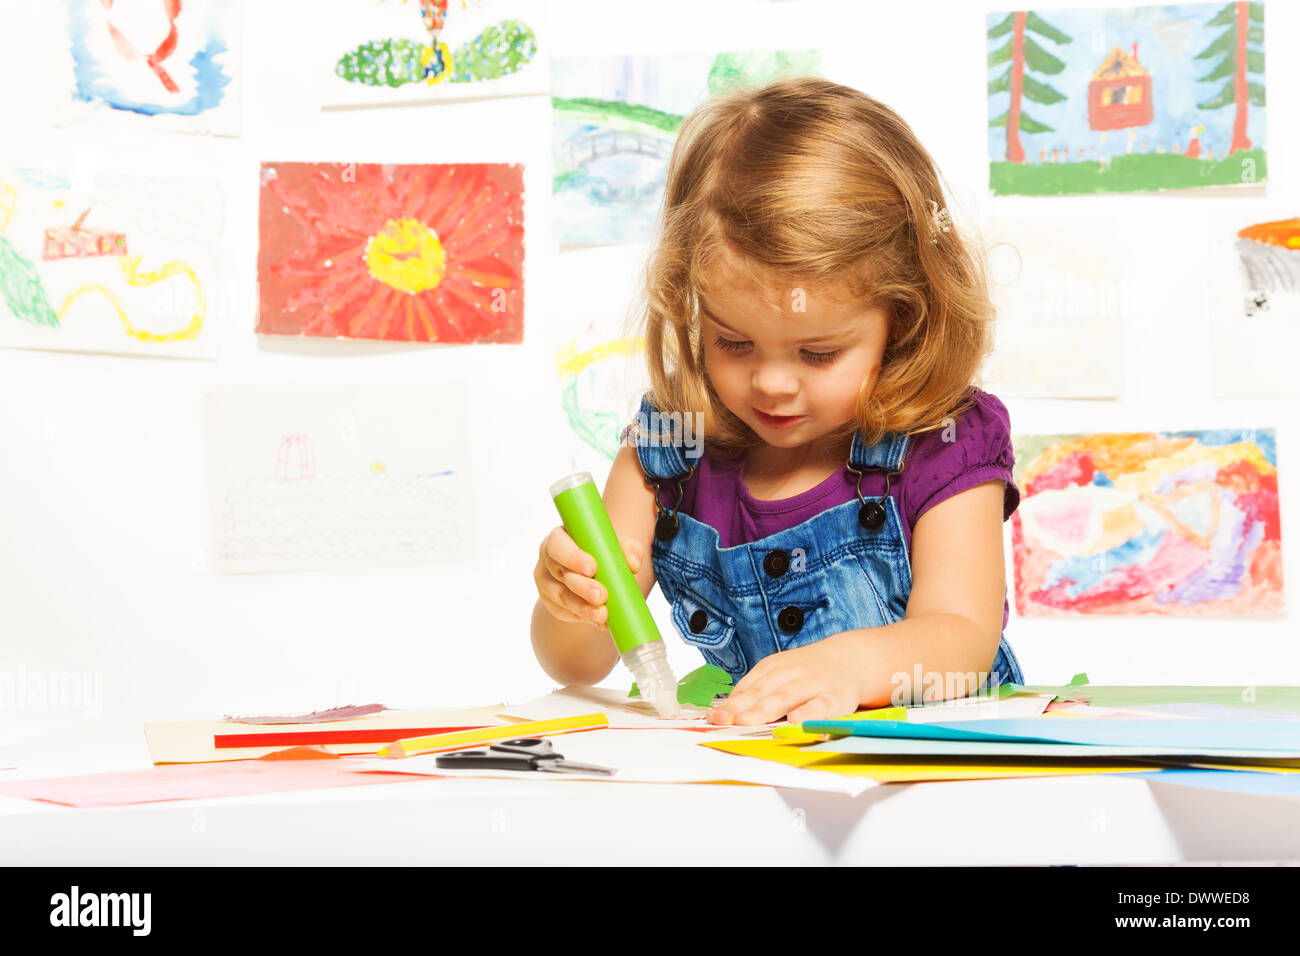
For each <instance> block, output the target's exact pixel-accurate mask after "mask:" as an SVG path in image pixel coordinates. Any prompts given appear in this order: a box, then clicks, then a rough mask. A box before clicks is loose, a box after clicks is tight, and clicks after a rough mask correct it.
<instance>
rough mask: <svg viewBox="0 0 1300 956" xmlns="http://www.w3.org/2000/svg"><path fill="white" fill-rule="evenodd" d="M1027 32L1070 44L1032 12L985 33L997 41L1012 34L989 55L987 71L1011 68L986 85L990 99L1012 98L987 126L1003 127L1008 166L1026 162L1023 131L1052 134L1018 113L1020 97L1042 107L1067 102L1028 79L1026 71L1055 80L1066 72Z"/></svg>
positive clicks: (1018, 14) (1017, 14) (1013, 15)
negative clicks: (1002, 95) (1003, 66)
mask: <svg viewBox="0 0 1300 956" xmlns="http://www.w3.org/2000/svg"><path fill="white" fill-rule="evenodd" d="M1026 31H1031V32H1033V33H1036V34H1038V35H1039V36H1040V37H1045V38H1046V39H1048V40H1051V41H1053V42H1054V43H1058V44H1063V43H1069V42H1071V39H1072V38H1071V37H1068V36H1066V35H1065V34H1064V33H1062V32H1061V31H1060V30H1058V29H1056V27H1054V26H1052V25H1051V24H1050V23H1048V22H1047V21H1046V20H1044V19H1043V18H1042V17H1040V16H1039V15H1038V14H1036V13H1034V12H1033V11H1029V12H1025V11H1023V10H1018V11H1016V12H1014V13H1008V14H1007V16H1006V19H1004V20H1003V21H1002V22H1001V23H999V24H998V25H997V26H995V27H993V28H992V29H990V30H989V31H988V36H989V39H990V40H996V39H997V38H998V37H1002V36H1006V34H1008V33H1010V34H1011V37H1010V39H1008V40H1007V42H1006V43H1005V44H1003V45H1002V46H1001V47H999V48H998V49H997V50H994V51H993V52H992V53H990V54H989V66H990V67H994V66H998V65H1000V64H1002V63H1010V64H1011V65H1010V66H1009V67H1008V68H1007V71H1006V72H1005V73H1003V74H1002V75H1001V76H1000V77H998V78H997V79H996V80H991V81H990V82H989V95H990V96H992V95H993V94H995V93H1010V94H1011V103H1010V105H1009V106H1008V107H1007V111H1006V112H1005V113H1003V114H1002V115H1001V116H998V117H996V118H995V119H991V120H989V125H990V126H1005V127H1006V128H1007V161H1008V162H1011V163H1023V162H1024V161H1025V149H1024V147H1023V146H1021V145H1020V131H1021V130H1022V129H1023V130H1024V131H1025V132H1026V133H1050V132H1053V131H1054V130H1055V127H1052V126H1048V125H1047V124H1046V123H1040V122H1038V120H1036V119H1034V118H1033V117H1031V116H1029V115H1027V114H1025V113H1022V112H1021V110H1020V100H1021V97H1022V96H1023V97H1024V98H1025V99H1029V100H1033V101H1034V102H1035V103H1042V104H1044V105H1050V104H1052V103H1059V102H1061V100H1064V99H1067V97H1066V96H1065V94H1064V93H1062V92H1060V91H1059V90H1057V89H1055V88H1053V87H1052V86H1050V85H1049V84H1047V83H1043V82H1040V81H1039V80H1036V79H1034V78H1033V77H1032V76H1029V75H1027V73H1026V67H1028V69H1029V70H1030V71H1032V72H1034V73H1045V74H1049V75H1053V76H1054V75H1056V74H1057V73H1060V72H1061V71H1062V70H1064V69H1065V64H1064V63H1063V62H1061V61H1060V60H1058V59H1057V58H1056V57H1054V56H1053V55H1052V54H1050V53H1048V52H1047V51H1046V50H1044V49H1043V48H1042V47H1041V46H1039V45H1038V44H1037V43H1036V42H1034V39H1033V37H1031V36H1029V35H1028V34H1027V33H1026Z"/></svg>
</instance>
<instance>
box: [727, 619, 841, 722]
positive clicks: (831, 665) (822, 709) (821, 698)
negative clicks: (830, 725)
mask: <svg viewBox="0 0 1300 956" xmlns="http://www.w3.org/2000/svg"><path fill="white" fill-rule="evenodd" d="M838 637H840V635H832V636H830V637H827V638H824V639H823V640H820V641H818V642H817V643H815V644H809V645H807V646H805V647H796V648H794V649H793V650H789V651H780V652H778V653H776V654H771V655H769V656H767V657H765V658H763V659H762V660H761V661H759V662H758V663H757V664H756V665H754V667H753V669H752V670H750V672H749V673H748V674H746V675H745V676H744V677H742V678H741V679H740V682H739V683H738V684H736V687H735V689H734V690H733V691H732V692H731V695H730V696H729V697H728V698H727V699H726V701H724V702H723V703H721V704H719V705H718V706H716V707H714V708H713V709H712V710H710V711H709V713H708V718H707V719H708V721H709V723H711V724H724V725H728V724H766V723H771V722H772V721H775V720H780V719H781V718H782V717H785V718H786V719H787V720H789V721H790V723H792V724H797V723H800V722H802V721H805V720H834V719H835V718H837V717H844V716H847V715H848V714H852V713H854V712H855V711H856V710H857V709H858V704H859V703H860V702H861V700H862V696H861V687H862V684H861V680H860V678H859V674H860V673H861V670H860V667H861V665H860V664H859V662H858V661H857V660H856V659H855V656H854V655H853V654H852V653H851V652H850V648H849V647H848V645H846V644H845V643H844V642H843V641H840V640H837V638H838Z"/></svg>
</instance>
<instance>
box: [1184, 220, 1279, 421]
mask: <svg viewBox="0 0 1300 956" xmlns="http://www.w3.org/2000/svg"><path fill="white" fill-rule="evenodd" d="M1280 211H1281V210H1280V209H1278V208H1277V207H1276V205H1266V204H1261V206H1260V208H1257V209H1255V210H1253V212H1254V215H1250V214H1249V213H1248V212H1246V211H1243V210H1239V209H1233V210H1229V211H1223V212H1220V211H1218V210H1215V211H1214V212H1213V213H1211V214H1210V216H1209V222H1208V230H1207V235H1208V237H1209V242H1208V244H1207V246H1208V248H1207V254H1208V257H1209V258H1208V264H1207V267H1206V269H1205V274H1206V284H1207V287H1208V289H1209V293H1210V328H1211V351H1210V354H1211V356H1212V361H1213V371H1212V374H1213V383H1214V393H1215V395H1216V396H1234V397H1236V396H1270V397H1293V396H1296V395H1300V376H1297V375H1296V371H1295V356H1296V355H1298V354H1300V219H1298V218H1294V217H1292V218H1280V217H1278V213H1279V212H1280Z"/></svg>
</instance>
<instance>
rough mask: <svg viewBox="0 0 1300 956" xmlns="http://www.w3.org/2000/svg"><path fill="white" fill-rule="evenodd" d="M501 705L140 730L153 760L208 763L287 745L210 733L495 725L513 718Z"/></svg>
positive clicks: (357, 750)
mask: <svg viewBox="0 0 1300 956" xmlns="http://www.w3.org/2000/svg"><path fill="white" fill-rule="evenodd" d="M502 706H503V705H502V704H493V705H492V706H491V707H474V708H469V709H466V710H386V711H383V712H382V713H378V714H371V715H370V716H369V717H354V718H353V719H351V720H331V721H327V722H323V723H315V724H241V723H235V722H232V721H228V720H189V721H175V722H172V723H158V724H145V725H144V735H145V738H146V739H147V740H148V742H149V755H150V756H151V757H152V758H153V762H154V763H208V762H216V761H219V760H248V759H250V758H252V757H264V756H265V755H266V754H269V753H271V752H272V751H275V750H283V749H285V747H287V746H290V745H289V744H281V745H279V746H275V747H232V748H226V747H222V748H221V749H220V750H218V749H217V748H216V747H215V746H213V743H212V738H213V736H215V735H216V734H243V733H249V734H254V733H257V734H264V733H294V732H312V731H318V730H352V729H364V728H375V729H380V728H384V727H474V726H478V727H496V726H499V725H503V724H510V723H514V722H515V721H511V720H503V719H502V718H500V717H498V716H497V715H496V712H497V711H498V710H500V709H501V708H502ZM382 746H384V745H383V744H325V745H324V747H325V749H326V750H328V751H329V752H330V753H334V754H374V753H376V752H377V751H378V750H379V748H380V747H382Z"/></svg>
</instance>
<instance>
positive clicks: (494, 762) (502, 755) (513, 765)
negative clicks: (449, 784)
mask: <svg viewBox="0 0 1300 956" xmlns="http://www.w3.org/2000/svg"><path fill="white" fill-rule="evenodd" d="M435 763H436V764H437V766H439V767H442V768H443V769H444V770H464V769H467V768H470V767H475V768H478V769H480V770H536V769H538V767H537V765H538V761H537V758H535V757H530V756H529V755H528V754H521V753H511V752H509V751H504V750H496V751H491V750H455V751H452V752H451V753H448V754H440V755H439V756H438V759H437V760H436V761H435Z"/></svg>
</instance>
